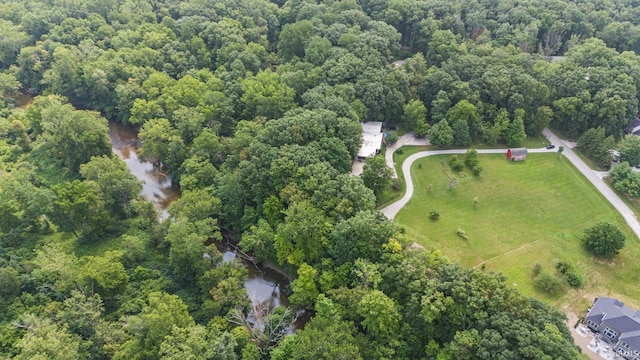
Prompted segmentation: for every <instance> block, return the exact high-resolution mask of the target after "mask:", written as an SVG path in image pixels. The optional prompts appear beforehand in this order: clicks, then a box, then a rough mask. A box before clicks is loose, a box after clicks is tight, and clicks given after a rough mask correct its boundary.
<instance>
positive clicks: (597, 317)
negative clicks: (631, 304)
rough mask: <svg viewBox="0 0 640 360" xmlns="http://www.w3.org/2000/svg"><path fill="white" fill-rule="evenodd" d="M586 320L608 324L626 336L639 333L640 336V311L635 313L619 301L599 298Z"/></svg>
mask: <svg viewBox="0 0 640 360" xmlns="http://www.w3.org/2000/svg"><path fill="white" fill-rule="evenodd" d="M586 318H587V319H588V320H591V321H594V322H597V323H600V322H607V324H609V325H610V326H612V327H614V328H615V329H616V330H618V331H620V332H621V333H622V334H624V335H627V333H629V334H631V333H635V332H638V336H640V311H633V310H632V309H630V308H628V307H626V306H624V303H623V302H622V301H619V300H617V299H613V298H607V297H601V298H598V299H597V300H596V302H595V303H594V304H593V306H592V307H591V310H589V312H588V313H587V317H586ZM639 340H640V338H639ZM625 342H626V341H625ZM629 345H631V344H629ZM639 345H640V343H639Z"/></svg>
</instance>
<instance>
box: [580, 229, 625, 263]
mask: <svg viewBox="0 0 640 360" xmlns="http://www.w3.org/2000/svg"><path fill="white" fill-rule="evenodd" d="M626 240H627V238H626V236H625V235H624V233H623V232H622V231H621V230H620V228H618V226H616V225H615V224H612V223H609V222H599V223H596V224H594V225H593V226H591V227H589V228H587V229H586V230H585V231H584V235H583V237H582V243H583V244H584V247H585V248H586V249H587V250H589V251H591V252H592V253H593V254H594V255H596V256H604V257H610V256H614V255H617V254H618V253H619V252H620V250H621V249H622V248H623V247H624V243H625V241H626Z"/></svg>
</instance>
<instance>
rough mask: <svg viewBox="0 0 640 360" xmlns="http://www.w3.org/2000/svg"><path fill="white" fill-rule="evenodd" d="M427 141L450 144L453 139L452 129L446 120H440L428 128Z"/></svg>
mask: <svg viewBox="0 0 640 360" xmlns="http://www.w3.org/2000/svg"><path fill="white" fill-rule="evenodd" d="M428 135H429V141H430V142H431V144H433V145H440V146H444V145H451V144H452V143H453V140H454V133H453V129H451V127H450V126H449V123H448V122H447V121H446V120H441V121H439V122H438V123H436V124H435V125H433V126H432V127H431V129H429V133H428Z"/></svg>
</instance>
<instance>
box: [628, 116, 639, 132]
mask: <svg viewBox="0 0 640 360" xmlns="http://www.w3.org/2000/svg"><path fill="white" fill-rule="evenodd" d="M624 132H626V133H627V134H633V135H640V118H639V117H636V118H635V119H633V120H631V122H630V123H629V125H627V127H626V128H625V129H624Z"/></svg>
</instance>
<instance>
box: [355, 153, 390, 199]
mask: <svg viewBox="0 0 640 360" xmlns="http://www.w3.org/2000/svg"><path fill="white" fill-rule="evenodd" d="M391 176H392V172H391V169H389V167H388V166H387V162H386V161H385V159H384V156H381V155H376V156H373V157H369V158H367V159H366V160H365V161H364V166H363V168H362V174H360V178H361V179H362V181H363V182H364V185H365V186H366V187H368V188H369V189H371V190H373V192H374V194H375V195H376V196H380V195H381V194H382V192H383V191H384V190H385V189H386V188H387V187H388V186H389V183H390V182H391Z"/></svg>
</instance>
